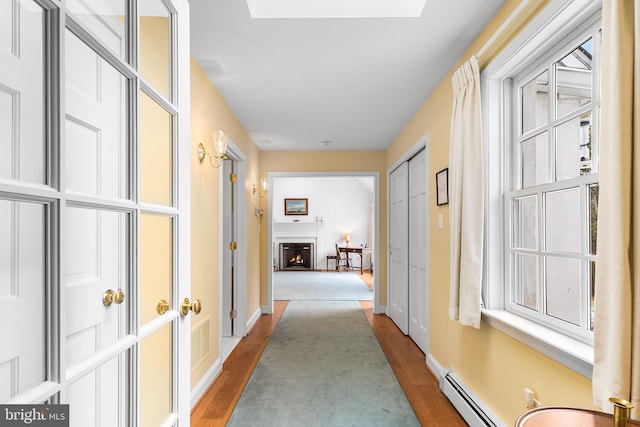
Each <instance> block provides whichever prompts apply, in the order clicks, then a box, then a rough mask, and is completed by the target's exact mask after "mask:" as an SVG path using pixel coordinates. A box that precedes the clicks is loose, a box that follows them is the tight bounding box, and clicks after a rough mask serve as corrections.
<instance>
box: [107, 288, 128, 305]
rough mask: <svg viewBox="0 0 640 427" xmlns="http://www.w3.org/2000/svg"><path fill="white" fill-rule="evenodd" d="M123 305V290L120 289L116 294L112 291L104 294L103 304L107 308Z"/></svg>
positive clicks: (108, 290) (109, 290)
mask: <svg viewBox="0 0 640 427" xmlns="http://www.w3.org/2000/svg"><path fill="white" fill-rule="evenodd" d="M114 302H115V303H116V304H122V303H123V302H124V292H123V291H122V289H118V292H114V291H113V290H112V289H107V290H106V291H104V294H102V304H104V306H105V307H109V306H110V305H111V304H113V303H114Z"/></svg>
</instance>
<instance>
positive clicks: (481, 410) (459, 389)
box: [440, 371, 504, 427]
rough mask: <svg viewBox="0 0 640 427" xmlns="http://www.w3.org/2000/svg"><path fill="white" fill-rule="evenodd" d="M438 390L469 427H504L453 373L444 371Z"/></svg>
mask: <svg viewBox="0 0 640 427" xmlns="http://www.w3.org/2000/svg"><path fill="white" fill-rule="evenodd" d="M440 389H441V390H442V392H443V393H444V395H445V396H447V398H448V399H449V401H450V402H451V404H452V405H453V406H454V407H455V408H456V410H457V411H458V413H460V415H461V416H462V418H464V420H465V421H466V422H467V424H469V426H471V427H504V424H503V423H502V422H500V421H499V420H498V418H497V417H496V416H495V415H494V414H493V413H492V412H491V411H490V410H489V409H488V408H487V407H486V405H484V404H483V403H482V402H481V401H480V400H479V399H478V398H477V396H475V395H474V394H473V392H471V390H469V388H468V387H467V386H466V385H465V384H464V383H463V382H462V381H461V380H460V378H458V376H457V375H456V374H455V373H454V372H453V371H446V372H445V373H444V375H443V376H442V379H441V381H440Z"/></svg>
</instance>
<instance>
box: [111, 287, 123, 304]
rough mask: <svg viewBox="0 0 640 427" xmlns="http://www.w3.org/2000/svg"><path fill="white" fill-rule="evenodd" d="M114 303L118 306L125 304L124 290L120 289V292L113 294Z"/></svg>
mask: <svg viewBox="0 0 640 427" xmlns="http://www.w3.org/2000/svg"><path fill="white" fill-rule="evenodd" d="M113 302H115V303H116V304H122V303H123V302H124V292H123V291H122V289H118V291H117V292H115V293H114V294H113Z"/></svg>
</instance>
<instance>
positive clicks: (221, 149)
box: [213, 129, 227, 158]
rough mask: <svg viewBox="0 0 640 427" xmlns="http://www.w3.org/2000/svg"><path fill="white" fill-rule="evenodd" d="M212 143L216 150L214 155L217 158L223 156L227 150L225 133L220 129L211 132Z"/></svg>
mask: <svg viewBox="0 0 640 427" xmlns="http://www.w3.org/2000/svg"><path fill="white" fill-rule="evenodd" d="M213 145H214V148H215V150H216V153H215V156H216V157H217V158H222V157H224V154H225V153H226V152H227V135H226V134H225V133H224V131H223V130H222V129H220V130H217V131H215V132H214V133H213Z"/></svg>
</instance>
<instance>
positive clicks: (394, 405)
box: [227, 301, 420, 427]
mask: <svg viewBox="0 0 640 427" xmlns="http://www.w3.org/2000/svg"><path fill="white" fill-rule="evenodd" d="M227 425H228V426H242V427H248V426H278V427H282V426H305V427H310V426H323V427H325V426H363V427H364V426H367V427H371V426H393V427H398V426H419V425H420V424H419V422H418V420H417V418H416V416H415V413H414V412H413V409H412V408H411V405H410V404H409V402H408V400H407V398H406V396H405V394H404V392H403V390H402V388H401V387H400V384H399V383H398V380H397V379H396V377H395V375H394V373H393V370H392V369H391V366H389V363H388V362H387V359H386V357H385V355H384V353H383V351H382V349H381V348H380V344H379V343H378V341H377V340H376V338H375V336H374V334H373V331H372V330H371V327H370V326H369V323H368V321H367V319H366V317H365V315H364V312H363V311H362V309H361V308H360V304H359V303H358V302H356V301H291V302H289V304H288V306H287V308H286V310H285V311H284V313H283V315H282V318H281V319H280V322H279V323H278V325H277V327H276V329H275V331H274V333H273V335H272V337H271V339H270V340H269V342H268V344H267V347H266V349H265V351H264V353H263V355H262V357H261V358H260V361H259V362H258V365H257V366H256V369H255V371H254V372H253V374H252V376H251V378H250V380H249V383H248V384H247V387H246V389H245V390H244V392H243V394H242V396H241V397H240V400H239V401H238V404H237V406H236V408H235V410H234V412H233V414H232V415H231V418H230V420H229V423H228V424H227Z"/></svg>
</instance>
